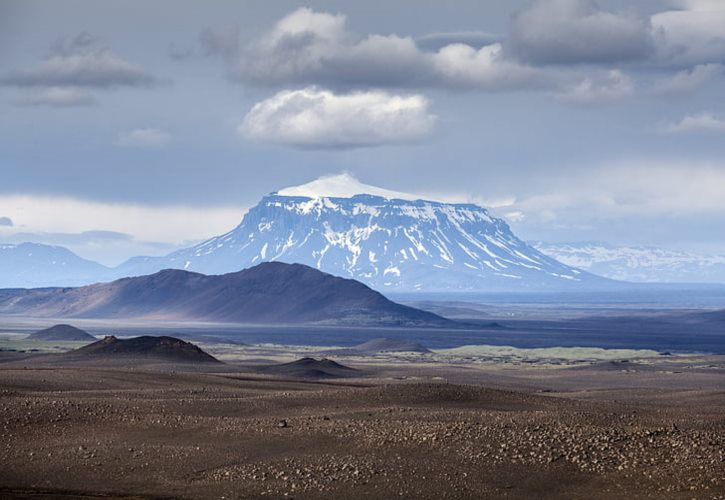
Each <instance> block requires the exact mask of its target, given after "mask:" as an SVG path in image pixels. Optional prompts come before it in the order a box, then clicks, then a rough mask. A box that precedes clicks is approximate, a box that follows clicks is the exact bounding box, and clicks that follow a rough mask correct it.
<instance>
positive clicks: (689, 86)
mask: <svg viewBox="0 0 725 500" xmlns="http://www.w3.org/2000/svg"><path fill="white" fill-rule="evenodd" d="M724 73H725V66H723V65H722V64H698V65H697V66H695V67H694V68H692V69H691V70H682V71H680V72H678V73H676V74H675V75H674V76H672V77H671V78H667V79H664V80H661V81H660V82H658V83H657V84H656V85H655V90H656V91H657V92H659V93H660V94H665V95H670V94H684V93H689V92H694V91H695V90H697V89H699V88H700V87H702V86H703V85H705V84H706V83H708V82H710V81H712V80H713V79H715V78H717V77H718V76H721V75H723V74H724Z"/></svg>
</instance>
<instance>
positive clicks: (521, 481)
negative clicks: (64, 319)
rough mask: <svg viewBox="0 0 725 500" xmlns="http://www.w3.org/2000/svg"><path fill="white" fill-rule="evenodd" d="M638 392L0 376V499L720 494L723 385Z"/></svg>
mask: <svg viewBox="0 0 725 500" xmlns="http://www.w3.org/2000/svg"><path fill="white" fill-rule="evenodd" d="M573 376H574V375H573ZM576 376H578V375H576ZM632 376H637V374H632ZM648 376H649V377H650V379H649V380H650V382H649V383H650V385H651V375H648ZM665 380H666V379H665ZM569 383H571V382H569ZM655 393H656V394H655ZM603 394H604V393H603ZM642 394H643V393H642V391H641V390H640V391H639V392H636V393H635V392H632V391H630V390H629V389H626V390H625V389H623V390H621V391H617V390H616V388H611V390H610V391H608V392H606V397H604V396H603V397H602V398H600V399H597V398H593V397H592V396H591V395H589V396H588V397H587V398H586V399H585V398H580V397H577V396H576V395H574V396H572V395H571V394H569V395H567V396H566V397H562V396H565V395H564V394H557V393H553V392H552V393H546V394H542V393H536V392H535V391H531V390H523V389H519V390H516V389H511V390H508V389H507V390H503V389H493V388H489V387H484V386H482V385H475V384H469V385H455V384H447V383H429V382H421V383H394V384H384V383H383V381H381V380H376V379H367V380H364V381H341V382H304V381H284V380H274V379H264V378H259V377H257V378H249V377H244V376H239V377H235V376H234V375H229V374H217V375H214V374H200V373H180V372H170V371H143V370H139V369H133V370H131V369H128V370H124V369H100V368H46V369H32V368H29V369H11V368H3V369H0V464H2V466H1V467H0V497H2V498H41V497H48V498H50V497H52V498H92V497H97V496H100V497H104V498H107V497H112V498H325V499H327V498H329V499H340V498H394V497H395V498H436V499H437V498H482V497H490V498H572V499H573V498H657V499H659V498H682V499H691V498H696V499H725V391H724V390H722V387H720V388H718V387H717V386H715V387H710V388H705V389H702V390H700V391H692V390H690V391H687V394H686V397H682V398H680V397H678V394H679V393H676V392H672V391H670V392H668V389H667V387H665V386H663V387H661V388H659V389H647V391H645V396H647V395H648V396H650V397H644V396H643V395H642ZM683 394H684V393H683ZM665 396H666V397H665ZM653 401H655V403H653Z"/></svg>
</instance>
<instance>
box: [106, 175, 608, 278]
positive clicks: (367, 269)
mask: <svg viewBox="0 0 725 500" xmlns="http://www.w3.org/2000/svg"><path fill="white" fill-rule="evenodd" d="M265 261H281V262H297V263H301V264H306V265H308V266H310V267H314V268H316V269H319V270H321V271H324V272H327V273H330V274H334V275H336V276H343V277H346V278H354V279H356V280H359V281H361V282H363V283H365V284H366V285H369V286H371V287H373V288H374V289H376V290H380V291H384V292H388V291H395V292H404V291H405V292H412V291H439V292H440V291H447V292H449V291H458V292H462V291H486V290H518V291H522V290H559V289H564V290H581V289H585V288H591V287H595V288H596V287H606V286H612V284H613V282H610V281H609V280H606V279H604V278H599V277H597V276H594V275H592V274H589V273H587V272H584V271H581V270H578V269H575V268H573V267H570V266H567V265H565V264H562V263H561V262H558V261H556V260H554V259H553V258H551V257H549V256H547V255H544V254H543V253H541V252H540V251H538V250H536V249H535V248H534V247H532V246H530V245H529V244H527V243H526V242H524V241H522V240H521V239H519V238H518V237H516V235H514V233H513V232H512V231H511V228H510V227H509V226H508V224H507V223H506V222H505V221H504V220H503V219H500V218H497V217H494V216H493V215H492V214H491V213H490V212H489V211H488V210H486V209H485V208H483V207H480V206H478V205H474V204H470V203H467V204H460V203H444V202H440V201H431V200H423V199H417V198H416V197H415V196H411V195H407V194H405V193H397V192H393V191H388V190H385V189H381V188H377V187H374V186H367V185H364V184H361V183H360V182H358V181H357V180H356V179H354V178H352V177H350V176H349V175H346V174H343V175H340V176H335V177H331V178H325V179H321V180H318V181H313V182H311V183H309V184H306V185H303V186H297V187H294V188H287V189H283V190H280V191H278V192H276V193H272V194H270V195H268V196H265V197H264V198H262V200H261V201H260V202H259V203H258V204H257V205H256V206H254V207H252V208H251V209H250V210H249V211H248V212H247V214H246V215H245V216H244V218H243V219H242V221H241V223H240V224H239V225H238V226H237V227H236V228H234V229H232V230H231V231H229V232H228V233H226V234H223V235H220V236H217V237H215V238H212V239H210V240H208V241H205V242H203V243H200V244H198V245H196V246H194V247H191V248H187V249H182V250H178V251H176V252H174V253H171V254H169V255H167V256H165V257H136V258H133V259H130V260H129V261H127V262H126V263H124V264H123V265H121V266H120V267H119V268H117V269H116V271H117V272H119V273H122V274H123V275H125V276H135V275H139V274H149V273H152V272H155V271H158V270H159V269H164V268H176V269H186V270H189V271H196V272H201V273H206V274H217V273H229V272H233V271H237V270H239V269H243V268H245V267H249V266H252V265H254V264H257V263H259V262H265Z"/></svg>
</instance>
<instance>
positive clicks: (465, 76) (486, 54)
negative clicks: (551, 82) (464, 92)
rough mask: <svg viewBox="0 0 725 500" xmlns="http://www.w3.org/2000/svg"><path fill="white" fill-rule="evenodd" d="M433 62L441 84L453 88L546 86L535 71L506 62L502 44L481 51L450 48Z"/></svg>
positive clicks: (458, 47)
mask: <svg viewBox="0 0 725 500" xmlns="http://www.w3.org/2000/svg"><path fill="white" fill-rule="evenodd" d="M432 60H433V67H434V69H435V72H436V74H437V75H439V78H440V80H441V81H445V82H447V83H448V85H450V86H453V87H463V88H485V89H489V90H504V89H509V90H511V89H517V88H522V87H533V86H539V85H543V84H544V83H545V79H544V78H543V76H542V75H541V74H540V72H539V71H537V70H535V69H534V68H531V67H529V66H522V65H520V64H516V63H514V62H511V61H508V60H506V58H505V57H504V54H503V49H502V46H501V44H500V43H495V44H492V45H486V46H484V47H481V48H480V49H475V48H473V47H471V46H469V45H465V44H460V43H459V44H453V45H448V46H445V47H443V48H441V49H440V50H439V51H438V52H437V53H436V54H434V55H433V56H432Z"/></svg>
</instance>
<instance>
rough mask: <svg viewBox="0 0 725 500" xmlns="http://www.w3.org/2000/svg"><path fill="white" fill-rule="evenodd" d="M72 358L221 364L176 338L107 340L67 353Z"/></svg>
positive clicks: (110, 338) (146, 337) (107, 338)
mask: <svg viewBox="0 0 725 500" xmlns="http://www.w3.org/2000/svg"><path fill="white" fill-rule="evenodd" d="M68 355H69V356H70V357H73V358H84V357H87V358H103V357H109V358H114V357H121V356H122V357H135V358H154V359H159V360H164V361H172V362H177V363H220V361H219V360H217V359H216V358H215V357H213V356H211V355H209V354H207V353H206V352H204V351H202V350H201V349H200V348H198V347H197V346H195V345H194V344H192V343H190V342H186V341H183V340H180V339H177V338H174V337H166V336H162V337H153V336H148V335H146V336H142V337H134V338H130V339H119V338H116V337H114V336H108V337H106V338H104V339H103V340H99V341H98V342H94V343H93V344H90V345H87V346H84V347H81V348H80V349H76V350H75V351H71V352H70V353H68Z"/></svg>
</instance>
